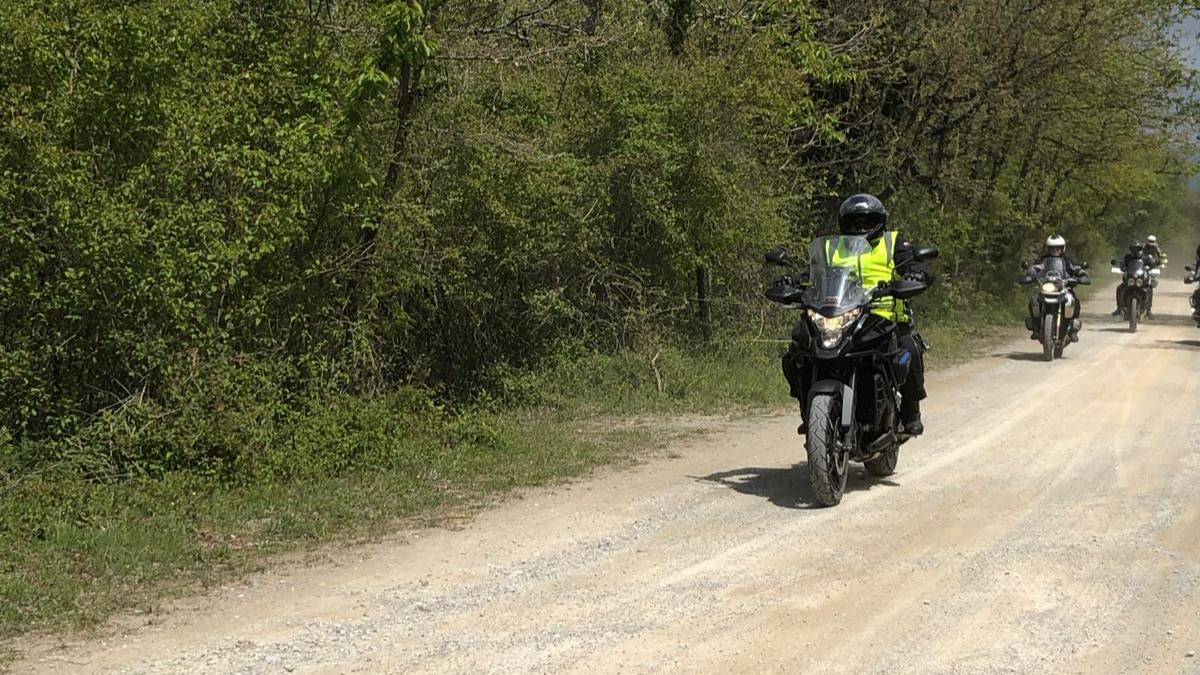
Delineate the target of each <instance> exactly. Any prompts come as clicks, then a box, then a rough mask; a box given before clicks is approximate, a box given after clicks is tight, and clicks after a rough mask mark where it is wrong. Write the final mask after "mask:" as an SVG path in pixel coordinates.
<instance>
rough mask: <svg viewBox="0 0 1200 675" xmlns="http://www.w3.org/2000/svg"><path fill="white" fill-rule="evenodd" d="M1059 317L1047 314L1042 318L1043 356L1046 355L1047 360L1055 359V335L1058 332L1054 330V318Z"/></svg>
mask: <svg viewBox="0 0 1200 675" xmlns="http://www.w3.org/2000/svg"><path fill="white" fill-rule="evenodd" d="M1057 318H1058V317H1057V316H1055V315H1054V314H1047V315H1046V316H1045V317H1043V318H1042V356H1044V357H1046V360H1047V361H1053V360H1054V335H1055V333H1057V331H1056V330H1054V328H1055V326H1054V320H1055V319H1057Z"/></svg>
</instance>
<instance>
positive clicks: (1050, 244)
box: [1046, 234, 1067, 249]
mask: <svg viewBox="0 0 1200 675" xmlns="http://www.w3.org/2000/svg"><path fill="white" fill-rule="evenodd" d="M1046 248H1062V249H1066V248H1067V240H1066V239H1063V236H1062V235H1061V234H1055V235H1051V236H1050V237H1049V238H1048V239H1046Z"/></svg>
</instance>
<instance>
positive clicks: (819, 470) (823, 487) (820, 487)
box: [804, 394, 849, 506]
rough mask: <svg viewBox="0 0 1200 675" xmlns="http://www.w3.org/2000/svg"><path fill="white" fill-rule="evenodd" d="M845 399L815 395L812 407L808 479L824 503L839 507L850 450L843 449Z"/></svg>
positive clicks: (844, 488) (809, 425) (808, 441)
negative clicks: (839, 437)
mask: <svg viewBox="0 0 1200 675" xmlns="http://www.w3.org/2000/svg"><path fill="white" fill-rule="evenodd" d="M841 418H842V399H841V397H840V396H835V395H833V394H815V395H813V399H812V403H811V404H810V405H809V408H808V436H806V437H805V441H804V447H805V450H807V451H808V482H809V484H810V485H811V486H812V491H813V494H814V495H815V496H816V498H817V502H818V503H819V504H820V505H821V506H837V505H838V503H839V502H841V501H842V494H843V493H844V492H845V490H846V474H847V473H849V472H848V471H847V469H848V468H849V467H848V466H847V457H846V451H845V450H843V449H842V448H841V444H840V443H839V442H838V436H839V434H840V432H841V426H842V424H841Z"/></svg>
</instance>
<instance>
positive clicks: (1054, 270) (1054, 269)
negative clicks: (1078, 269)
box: [1037, 256, 1067, 281]
mask: <svg viewBox="0 0 1200 675" xmlns="http://www.w3.org/2000/svg"><path fill="white" fill-rule="evenodd" d="M1038 267H1040V268H1041V269H1039V270H1038V274H1037V277H1038V279H1040V280H1042V281H1045V280H1046V279H1049V278H1051V277H1053V278H1058V279H1065V278H1066V277H1067V261H1066V260H1063V259H1062V258H1055V257H1053V256H1048V257H1046V258H1045V259H1043V260H1042V264H1041V265H1039V266H1038Z"/></svg>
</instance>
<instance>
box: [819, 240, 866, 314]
mask: <svg viewBox="0 0 1200 675" xmlns="http://www.w3.org/2000/svg"><path fill="white" fill-rule="evenodd" d="M870 253H871V242H869V241H867V240H866V239H864V238H863V237H844V236H843V237H821V238H819V239H816V240H814V241H813V243H812V245H811V246H809V248H808V266H809V267H808V279H809V282H810V286H809V288H808V290H807V291H805V294H804V302H805V304H807V305H808V306H809V307H812V308H813V309H816V310H817V311H818V312H820V313H821V314H823V315H825V316H838V315H840V314H845V313H846V312H848V311H850V310H851V309H854V308H855V307H859V306H861V305H863V304H864V303H865V302H866V293H865V291H864V290H863V263H862V258H863V256H865V255H868V254H870Z"/></svg>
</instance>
